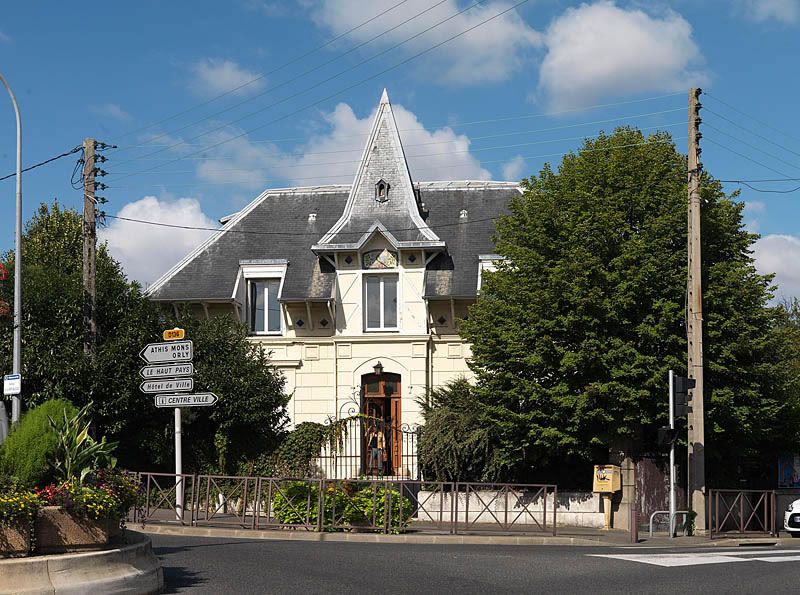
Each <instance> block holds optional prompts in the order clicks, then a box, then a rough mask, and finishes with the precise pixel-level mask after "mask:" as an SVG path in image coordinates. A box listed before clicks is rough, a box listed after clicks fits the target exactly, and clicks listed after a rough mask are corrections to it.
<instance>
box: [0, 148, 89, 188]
mask: <svg viewBox="0 0 800 595" xmlns="http://www.w3.org/2000/svg"><path fill="white" fill-rule="evenodd" d="M82 148H83V147H82V146H81V145H78V146H77V147H74V148H72V149H70V150H69V151H67V152H65V153H61V154H60V155H56V156H55V157H50V159H45V160H44V161H40V162H39V163H36V164H34V165H29V166H28V167H25V168H23V169H21V170H20V172H26V171H31V170H32V169H36V168H37V167H42V166H43V165H47V164H48V163H52V162H53V161H55V160H57V159H61V158H62V157H68V156H69V155H73V154H75V153H77V152H78V151H80V150H81V149H82ZM16 175H17V172H14V173H13V174H8V175H7V176H3V177H2V178H0V182H2V181H3V180H7V179H9V178H14V177H16Z"/></svg>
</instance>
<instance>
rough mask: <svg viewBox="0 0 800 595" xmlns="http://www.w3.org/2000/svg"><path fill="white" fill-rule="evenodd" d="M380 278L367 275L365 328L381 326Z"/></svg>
mask: <svg viewBox="0 0 800 595" xmlns="http://www.w3.org/2000/svg"><path fill="white" fill-rule="evenodd" d="M380 283H381V279H380V277H376V276H374V275H371V276H369V277H367V279H366V284H367V328H380V327H381V293H380V292H381V286H380Z"/></svg>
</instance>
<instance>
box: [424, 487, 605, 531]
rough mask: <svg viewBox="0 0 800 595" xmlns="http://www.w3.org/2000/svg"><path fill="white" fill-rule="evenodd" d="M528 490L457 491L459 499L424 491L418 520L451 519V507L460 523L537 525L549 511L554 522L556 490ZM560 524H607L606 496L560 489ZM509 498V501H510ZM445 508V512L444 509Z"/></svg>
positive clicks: (601, 526)
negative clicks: (605, 516)
mask: <svg viewBox="0 0 800 595" xmlns="http://www.w3.org/2000/svg"><path fill="white" fill-rule="evenodd" d="M535 494H536V492H532V493H530V494H528V493H526V492H524V491H509V492H508V498H506V494H504V493H501V492H496V491H490V490H485V491H473V492H470V493H469V496H467V494H465V493H463V492H459V493H458V495H457V498H458V502H451V499H452V498H453V494H452V493H450V492H444V493H442V492H426V491H420V492H419V495H418V496H417V499H418V501H419V503H420V509H419V510H418V511H417V516H416V517H415V519H414V520H417V521H420V522H426V521H428V522H434V523H440V522H449V521H450V518H451V517H450V515H451V510H456V506H457V507H458V508H457V514H455V515H454V516H455V519H454V520H455V521H456V522H458V523H470V524H471V523H491V524H497V522H498V521H499V522H503V523H513V524H514V525H536V524H537V522H538V523H542V520H543V518H544V515H545V514H547V525H548V526H551V525H552V523H553V506H554V499H553V494H552V492H551V493H549V494H548V495H547V496H546V497H544V498H543V497H542V496H541V495H539V496H538V497H537V496H535ZM557 500H558V514H557V515H556V521H557V522H556V525H557V526H559V527H560V526H569V527H590V528H595V529H602V528H603V527H604V526H605V518H604V516H603V508H602V499H601V498H600V495H599V494H595V493H592V492H559V493H558V498H557ZM506 502H507V504H506ZM440 511H441V512H440Z"/></svg>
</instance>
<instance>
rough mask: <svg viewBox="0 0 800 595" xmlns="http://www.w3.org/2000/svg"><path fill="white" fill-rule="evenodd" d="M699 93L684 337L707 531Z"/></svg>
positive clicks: (693, 116)
mask: <svg viewBox="0 0 800 595" xmlns="http://www.w3.org/2000/svg"><path fill="white" fill-rule="evenodd" d="M701 93H702V91H701V90H700V89H698V88H693V89H690V90H689V155H688V157H689V172H688V174H689V179H688V187H689V188H688V189H689V192H688V194H689V203H688V227H689V234H688V236H689V239H688V246H687V247H688V279H687V284H686V289H687V312H686V338H687V342H688V362H687V364H688V365H687V373H688V374H687V375H688V377H689V378H694V380H695V383H696V384H695V387H694V389H693V390H692V396H691V401H692V410H691V411H690V412H689V417H688V426H689V428H688V429H689V432H688V451H689V452H688V457H689V461H688V467H687V482H688V494H687V497H688V500H689V507H690V508H691V510H693V511H694V512H695V514H696V516H695V527H696V528H697V529H698V530H699V531H705V529H706V464H705V426H704V417H703V410H704V407H703V292H702V278H701V270H702V269H701V263H702V258H701V253H700V246H701V242H700V232H701V230H700V172H701V171H702V167H703V165H702V164H701V163H700V152H701V150H700V138H701V137H702V134H701V133H700V122H701V120H700V117H699V112H700V108H701V105H700V102H699V101H698V99H699V97H700V94H701Z"/></svg>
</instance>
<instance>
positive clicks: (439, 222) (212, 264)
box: [148, 181, 519, 302]
mask: <svg viewBox="0 0 800 595" xmlns="http://www.w3.org/2000/svg"><path fill="white" fill-rule="evenodd" d="M416 186H417V187H418V189H419V196H420V200H421V202H422V203H424V204H425V206H426V208H427V210H428V215H427V217H426V223H427V224H428V226H429V227H430V228H431V229H432V230H433V231H434V232H435V233H436V235H438V236H439V238H440V239H441V240H443V241H444V242H445V243H446V245H447V252H446V253H443V254H439V255H438V256H436V258H434V260H433V261H431V262H430V263H429V265H428V270H427V272H426V279H425V297H426V298H429V299H436V298H447V297H451V296H452V297H469V296H475V295H476V293H477V286H478V255H479V254H488V253H493V252H494V251H495V249H494V244H493V243H492V240H491V237H492V234H493V233H494V224H493V222H492V219H494V218H496V217H497V216H498V215H499V214H501V213H503V212H506V210H507V208H506V205H507V204H508V201H509V200H510V199H511V197H512V196H514V195H515V194H518V192H519V190H518V186H517V184H515V183H511V182H482V181H475V182H422V183H419V184H417V185H416ZM349 190H350V187H349V186H317V187H309V188H287V189H277V190H267V191H265V192H264V193H262V194H261V195H260V196H259V197H258V198H257V199H256V200H254V201H253V202H252V203H251V204H250V205H248V206H247V207H246V208H245V209H243V210H242V211H240V212H238V213H236V214H235V215H233V216H232V217H231V218H230V219H228V220H227V223H226V224H225V226H224V227H223V228H222V229H221V231H220V232H219V233H217V234H215V235H214V236H213V237H212V238H210V239H209V240H208V241H206V242H205V243H204V244H202V245H201V246H199V247H198V248H197V249H196V250H195V251H194V252H192V253H191V254H189V255H188V256H187V257H186V258H184V259H183V260H182V261H181V262H180V263H178V264H177V265H175V267H173V268H172V269H171V270H170V271H169V272H167V273H166V274H165V275H164V276H163V277H162V278H161V279H159V280H158V281H156V282H155V283H154V284H153V285H152V286H151V287H150V289H149V290H148V294H149V296H150V298H151V299H153V300H158V301H181V302H183V301H198V302H199V301H228V302H230V301H233V300H234V299H235V298H236V296H234V294H233V292H234V287H235V286H236V280H237V276H238V273H239V265H240V262H241V261H244V260H251V261H263V260H269V259H285V260H287V261H288V266H287V269H286V277H285V280H284V284H283V290H282V292H281V296H280V298H281V300H282V301H293V300H298V301H299V300H307V299H311V300H324V299H329V298H331V297H332V296H333V289H334V283H335V278H336V273H335V271H334V270H333V267H332V266H331V265H330V264H329V263H328V262H327V261H326V260H325V259H324V258H321V257H318V256H316V255H315V254H314V253H313V252H312V250H311V246H312V245H313V244H314V243H315V242H317V241H318V239H319V238H320V237H322V236H323V235H324V234H325V232H327V231H328V230H329V229H330V228H331V226H332V225H333V224H334V223H335V222H336V221H337V220H338V219H339V217H340V215H341V214H342V210H343V209H344V206H345V202H346V201H347V197H348V194H349ZM462 210H466V211H467V213H466V218H461V217H460V213H461V211H462ZM312 213H314V214H316V217H315V218H314V219H315V220H314V221H309V214H312ZM387 227H388V226H387ZM390 231H391V228H390ZM242 232H245V233H242ZM275 232H277V233H278V234H280V235H272V234H274V233H275Z"/></svg>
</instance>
